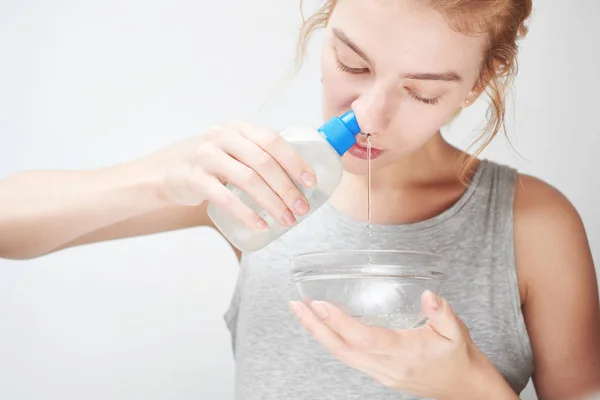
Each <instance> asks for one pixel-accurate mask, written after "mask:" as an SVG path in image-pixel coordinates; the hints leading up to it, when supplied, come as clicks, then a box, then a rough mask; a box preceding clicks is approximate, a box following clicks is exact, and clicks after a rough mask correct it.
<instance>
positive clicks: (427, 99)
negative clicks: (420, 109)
mask: <svg viewBox="0 0 600 400" xmlns="http://www.w3.org/2000/svg"><path fill="white" fill-rule="evenodd" d="M406 90H407V92H408V94H409V95H410V97H412V98H413V99H415V100H418V101H420V102H422V103H425V104H429V105H436V104H438V103H439V102H440V100H441V98H442V97H441V96H439V97H422V96H420V95H418V94H417V93H416V92H415V91H413V90H411V89H409V88H406Z"/></svg>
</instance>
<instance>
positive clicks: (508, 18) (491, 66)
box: [295, 0, 532, 179]
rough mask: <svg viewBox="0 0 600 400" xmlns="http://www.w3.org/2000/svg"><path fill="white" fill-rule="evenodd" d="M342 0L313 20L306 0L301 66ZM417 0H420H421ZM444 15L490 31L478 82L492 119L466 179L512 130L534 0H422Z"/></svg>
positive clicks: (462, 28)
mask: <svg viewBox="0 0 600 400" xmlns="http://www.w3.org/2000/svg"><path fill="white" fill-rule="evenodd" d="M338 1H340V0H326V1H325V2H324V4H323V5H322V6H321V7H320V8H319V9H318V10H317V12H315V13H314V14H313V15H312V16H310V17H309V18H308V19H305V18H304V14H303V12H302V10H303V7H302V6H303V1H302V0H300V12H301V14H302V25H301V28H300V35H299V38H298V45H297V48H296V60H295V67H296V71H297V70H298V69H299V68H300V67H301V65H302V62H303V59H304V58H305V56H306V51H307V45H308V42H309V39H310V37H311V35H312V34H313V33H314V32H315V31H316V30H317V29H319V28H324V27H325V26H327V23H328V22H329V18H330V17H331V14H332V12H333V10H334V8H335V6H336V4H337V3H338ZM415 1H417V0H415ZM422 1H424V2H426V4H427V5H429V6H431V7H432V8H433V9H434V10H436V11H438V12H439V13H440V14H442V15H443V16H444V17H445V18H446V20H447V21H448V24H449V25H450V27H451V28H452V29H453V30H455V31H456V32H459V33H463V34H468V35H478V34H486V35H487V38H488V50H487V54H486V55H485V57H484V59H483V64H482V68H481V75H480V80H479V83H478V86H477V87H476V89H477V88H478V89H480V90H481V91H482V93H485V95H486V96H487V97H488V98H489V100H490V106H489V108H488V112H487V115H486V120H487V124H486V126H485V128H484V129H483V131H482V133H481V134H480V136H479V137H478V138H477V139H476V140H475V141H474V142H473V143H472V145H475V144H477V143H479V142H482V144H481V145H480V146H479V148H478V149H477V150H476V151H475V152H474V153H473V154H472V155H470V156H467V158H466V159H463V160H462V167H461V171H460V176H461V179H464V177H465V176H466V174H468V173H469V171H470V170H471V167H472V164H473V162H475V161H476V159H477V157H478V156H479V155H480V154H481V152H482V151H483V150H484V149H485V147H486V146H487V145H488V144H489V143H490V142H491V141H492V139H494V137H495V136H496V135H497V134H498V132H500V131H501V130H502V131H504V132H505V133H506V127H505V116H506V97H507V92H508V90H509V88H510V85H511V84H512V81H513V79H514V77H515V75H516V74H517V72H518V63H517V52H518V45H517V42H518V41H519V40H520V39H522V38H523V37H525V35H526V34H527V31H528V28H527V26H526V21H527V20H528V18H529V16H530V15H531V11H532V0H422Z"/></svg>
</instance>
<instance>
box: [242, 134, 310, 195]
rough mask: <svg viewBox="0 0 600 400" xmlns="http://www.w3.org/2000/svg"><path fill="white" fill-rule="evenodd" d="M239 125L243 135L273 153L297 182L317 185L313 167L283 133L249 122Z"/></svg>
mask: <svg viewBox="0 0 600 400" xmlns="http://www.w3.org/2000/svg"><path fill="white" fill-rule="evenodd" d="M239 126H240V128H241V130H240V132H241V134H242V136H244V137H245V138H247V139H250V140H251V141H253V142H254V143H256V144H257V145H258V146H260V148H262V149H263V150H264V151H266V152H267V153H269V154H271V155H272V156H273V158H274V159H275V160H276V161H277V162H278V163H279V165H281V166H282V167H283V168H284V169H285V171H286V172H287V173H288V174H289V175H290V176H291V177H292V178H293V179H294V180H295V181H296V182H300V183H302V184H303V185H304V186H306V187H313V186H315V185H316V182H317V179H316V175H315V172H314V171H313V169H312V168H311V167H310V165H308V163H307V162H306V161H305V160H304V159H303V158H302V157H301V156H300V154H298V152H297V151H296V150H295V149H294V148H293V147H292V146H291V145H290V143H288V142H287V141H286V140H285V139H283V137H281V135H279V134H277V133H275V132H272V131H270V130H268V129H264V128H260V127H255V126H250V125H249V124H244V123H240V124H239Z"/></svg>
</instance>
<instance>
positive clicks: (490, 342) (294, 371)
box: [225, 160, 533, 400]
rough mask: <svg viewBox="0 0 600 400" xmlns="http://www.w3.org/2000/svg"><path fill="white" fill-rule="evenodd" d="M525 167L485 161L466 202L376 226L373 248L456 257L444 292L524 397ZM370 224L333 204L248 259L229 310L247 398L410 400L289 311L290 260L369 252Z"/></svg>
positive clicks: (527, 358)
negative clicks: (521, 224)
mask: <svg viewBox="0 0 600 400" xmlns="http://www.w3.org/2000/svg"><path fill="white" fill-rule="evenodd" d="M517 176H518V174H517V172H516V171H515V170H514V169H512V168H509V167H507V166H503V165H500V164H496V163H493V162H490V161H487V160H483V161H482V162H481V163H480V165H479V167H478V169H477V171H476V173H475V175H474V177H473V179H472V181H471V184H470V185H469V187H468V188H467V189H466V190H465V192H464V193H463V195H462V196H461V197H460V198H459V200H458V201H457V202H456V203H454V204H453V205H452V206H451V207H450V208H449V209H447V210H446V211H444V212H442V213H441V214H438V215H437V216H435V217H433V218H430V219H427V220H424V221H420V222H416V223H411V224H406V225H375V224H374V225H373V226H372V229H371V232H372V233H371V235H372V236H371V240H370V246H371V248H372V249H396V250H413V251H423V252H432V253H439V254H442V255H444V256H446V257H447V258H448V259H449V266H448V275H449V276H448V279H447V281H446V282H445V283H444V285H443V288H442V291H441V293H440V295H441V296H442V297H444V298H445V299H447V300H448V301H449V302H450V304H451V306H452V308H453V309H454V311H455V312H456V314H457V315H458V316H459V317H460V318H461V319H462V321H463V322H464V323H465V324H466V326H467V327H468V328H469V331H470V333H471V337H472V339H473V340H474V342H475V344H476V345H477V347H478V348H479V349H480V350H481V351H482V352H483V353H484V354H485V355H486V356H487V357H488V359H489V360H490V361H491V362H492V363H493V364H494V365H495V367H496V368H497V369H498V370H499V371H500V373H501V374H502V375H503V376H504V378H505V379H506V380H507V382H508V383H509V384H510V386H511V387H512V388H513V390H514V391H515V392H516V393H517V394H519V393H520V392H521V391H522V390H523V389H524V388H525V386H526V385H527V383H528V380H529V378H530V376H531V374H532V372H533V361H532V358H533V357H532V349H531V345H530V342H529V337H528V335H527V331H526V327H525V323H524V319H523V315H522V313H521V305H520V299H519V287H518V283H517V274H516V268H515V253H514V246H513V199H514V189H515V183H516V180H517ZM365 226H366V224H365V223H364V222H358V221H356V220H353V219H350V218H348V217H347V216H345V215H343V214H341V213H340V212H338V211H337V210H336V209H335V208H333V206H331V205H330V204H325V205H324V206H322V207H321V208H320V209H318V210H316V211H315V212H314V213H313V215H312V216H310V217H308V218H306V219H305V220H303V221H302V222H300V223H299V224H298V225H297V226H296V227H294V228H293V229H291V230H290V231H288V232H287V233H286V234H284V235H283V236H281V237H280V238H279V239H278V240H276V241H275V242H273V243H271V244H270V245H269V246H267V247H266V248H264V249H262V250H259V251H257V252H254V253H250V254H244V255H243V257H242V263H241V269H240V274H239V278H238V282H237V286H236V289H235V292H234V295H233V299H232V302H231V306H230V308H229V310H228V311H227V312H226V314H225V321H226V323H227V327H228V329H229V331H230V332H231V336H232V344H233V351H234V357H235V361H236V389H235V393H236V399H238V400H300V399H302V400H305V399H306V400H314V399H320V400H334V399H335V400H339V399H345V400H363V399H370V400H401V399H402V400H409V399H420V397H418V396H414V395H411V394H408V393H402V392H399V391H396V390H392V389H388V388H385V387H383V386H381V385H379V384H378V383H377V382H375V381H374V380H373V379H372V378H371V377H369V376H367V375H365V374H363V373H361V372H359V371H357V370H355V369H353V368H351V367H349V366H347V365H345V364H344V363H342V362H341V361H338V360H337V359H336V358H335V357H333V356H332V355H330V354H329V352H328V351H327V350H326V349H324V348H323V347H322V346H321V345H320V344H319V343H318V342H316V340H314V339H313V338H312V336H310V334H308V333H307V332H306V331H305V330H304V328H303V327H302V326H301V325H300V323H299V322H298V320H297V319H296V317H295V316H294V315H293V314H292V313H291V311H290V310H289V308H288V302H289V301H290V300H299V297H298V294H297V291H296V289H295V286H294V285H293V284H292V282H291V281H290V278H291V273H290V258H291V257H292V256H293V255H295V254H299V253H304V252H309V251H318V250H345V249H364V248H365V247H366V246H368V244H367V242H366V231H365Z"/></svg>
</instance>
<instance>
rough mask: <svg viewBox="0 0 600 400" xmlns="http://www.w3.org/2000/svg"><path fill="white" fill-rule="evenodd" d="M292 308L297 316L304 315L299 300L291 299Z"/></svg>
mask: <svg viewBox="0 0 600 400" xmlns="http://www.w3.org/2000/svg"><path fill="white" fill-rule="evenodd" d="M290 309H291V310H292V312H293V313H294V315H295V316H296V317H298V318H300V316H301V315H302V307H301V306H300V304H299V303H298V302H297V301H290Z"/></svg>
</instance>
